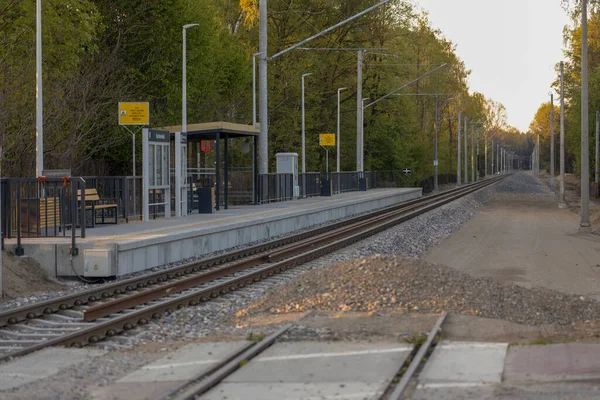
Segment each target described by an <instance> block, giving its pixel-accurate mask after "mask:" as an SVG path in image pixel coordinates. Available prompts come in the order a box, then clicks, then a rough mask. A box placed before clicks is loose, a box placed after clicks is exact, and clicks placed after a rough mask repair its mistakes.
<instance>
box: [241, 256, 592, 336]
mask: <svg viewBox="0 0 600 400" xmlns="http://www.w3.org/2000/svg"><path fill="white" fill-rule="evenodd" d="M598 306H599V304H598V302H597V301H594V300H591V299H586V298H584V297H581V296H572V295H565V294H562V293H559V292H556V291H552V290H547V289H542V288H534V289H527V288H523V287H520V286H517V285H514V284H501V283H498V282H496V281H494V280H493V279H490V278H475V277H472V276H470V275H468V274H465V273H462V272H459V271H456V270H454V269H452V268H449V267H446V266H441V265H433V264H429V263H426V262H423V261H421V260H417V259H408V258H403V257H399V256H389V257H383V256H375V257H371V258H368V259H362V260H353V261H350V262H345V263H339V264H337V265H333V266H330V267H328V268H322V269H319V270H313V271H310V272H307V273H304V274H302V275H301V276H299V277H298V278H296V279H295V280H294V281H291V282H289V283H287V284H285V285H283V286H282V287H279V288H278V289H277V292H272V293H269V294H268V295H266V296H265V297H264V298H263V299H261V300H259V301H257V302H255V303H254V304H252V305H251V306H250V307H248V308H247V309H246V310H245V312H244V313H243V314H245V315H250V316H251V315H255V314H260V313H289V312H305V311H310V310H320V311H358V312H380V311H383V312H385V311H400V312H418V313H425V314H432V313H442V312H451V313H460V314H467V315H477V316H481V317H487V318H493V319H502V320H507V321H511V322H515V323H519V324H526V325H542V324H557V325H563V326H564V325H570V324H574V323H576V322H579V321H587V320H597V319H600V307H598Z"/></svg>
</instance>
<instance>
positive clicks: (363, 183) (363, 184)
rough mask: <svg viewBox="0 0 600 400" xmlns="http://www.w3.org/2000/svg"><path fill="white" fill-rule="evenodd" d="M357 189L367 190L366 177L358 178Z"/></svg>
mask: <svg viewBox="0 0 600 400" xmlns="http://www.w3.org/2000/svg"><path fill="white" fill-rule="evenodd" d="M358 190H360V191H361V192H366V191H367V178H358Z"/></svg>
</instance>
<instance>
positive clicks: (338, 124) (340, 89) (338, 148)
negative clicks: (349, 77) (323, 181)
mask: <svg viewBox="0 0 600 400" xmlns="http://www.w3.org/2000/svg"><path fill="white" fill-rule="evenodd" d="M347 89H348V88H345V87H343V88H339V89H338V91H337V135H336V141H337V155H336V171H337V178H338V179H337V180H338V192H340V191H341V187H340V97H341V93H342V92H343V91H344V90H347Z"/></svg>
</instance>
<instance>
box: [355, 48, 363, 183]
mask: <svg viewBox="0 0 600 400" xmlns="http://www.w3.org/2000/svg"><path fill="white" fill-rule="evenodd" d="M362 72H363V51H362V50H359V51H358V65H357V67H356V171H357V172H363V149H362V140H363V137H362V135H363V101H362V90H363V89H362V81H363V77H362Z"/></svg>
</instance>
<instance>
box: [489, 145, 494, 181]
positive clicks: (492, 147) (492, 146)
mask: <svg viewBox="0 0 600 400" xmlns="http://www.w3.org/2000/svg"><path fill="white" fill-rule="evenodd" d="M490 147H491V149H492V154H491V156H492V175H494V139H492V143H491V146H490Z"/></svg>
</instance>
